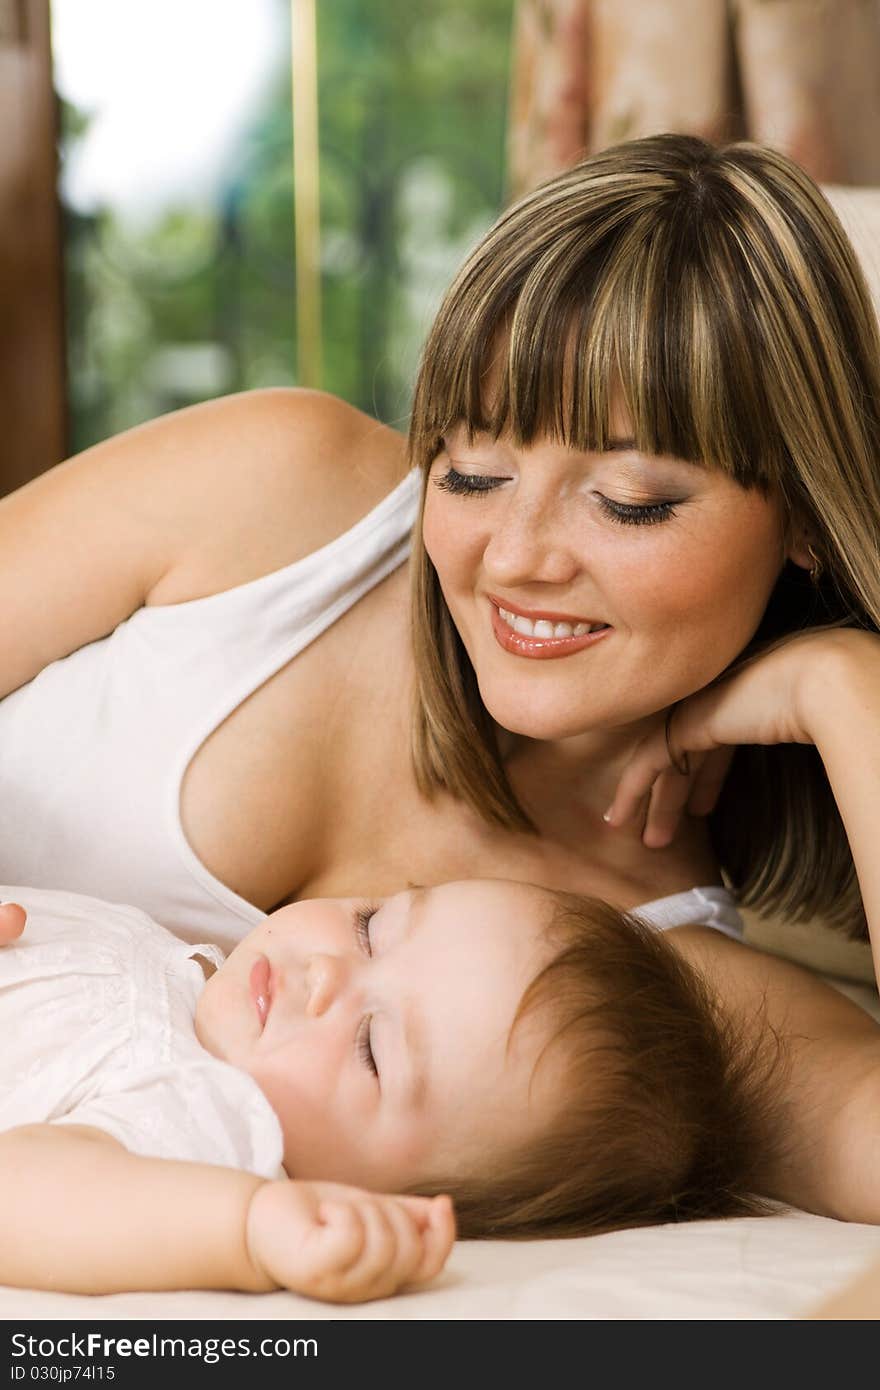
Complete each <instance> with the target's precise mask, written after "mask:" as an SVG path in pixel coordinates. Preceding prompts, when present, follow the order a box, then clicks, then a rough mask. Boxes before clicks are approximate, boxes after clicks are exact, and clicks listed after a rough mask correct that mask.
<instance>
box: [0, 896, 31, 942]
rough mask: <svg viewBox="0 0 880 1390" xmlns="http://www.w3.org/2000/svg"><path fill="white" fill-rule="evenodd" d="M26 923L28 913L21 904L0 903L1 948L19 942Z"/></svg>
mask: <svg viewBox="0 0 880 1390" xmlns="http://www.w3.org/2000/svg"><path fill="white" fill-rule="evenodd" d="M26 921H27V913H26V912H25V910H24V908H23V907H22V906H21V905H20V904H19V903H0V946H8V945H10V944H11V943H12V942H13V941H17V940H18V938H19V937H20V936H21V934H22V932H23V931H24V926H25V922H26Z"/></svg>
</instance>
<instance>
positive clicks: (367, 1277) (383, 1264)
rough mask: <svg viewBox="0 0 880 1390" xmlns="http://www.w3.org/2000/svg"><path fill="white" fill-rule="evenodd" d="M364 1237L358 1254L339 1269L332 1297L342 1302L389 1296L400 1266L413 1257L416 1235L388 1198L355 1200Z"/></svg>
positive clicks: (398, 1279)
mask: <svg viewBox="0 0 880 1390" xmlns="http://www.w3.org/2000/svg"><path fill="white" fill-rule="evenodd" d="M358 1216H359V1218H360V1220H361V1223H362V1225H363V1231H364V1241H363V1245H362V1247H361V1250H360V1254H359V1255H358V1258H357V1260H355V1261H354V1263H353V1264H351V1265H350V1266H349V1267H348V1268H347V1269H346V1270H345V1271H344V1272H343V1271H340V1273H339V1283H338V1289H337V1292H336V1294H335V1297H337V1298H339V1299H340V1300H342V1301H344V1302H349V1303H351V1302H355V1301H360V1300H362V1299H368V1298H386V1297H389V1296H390V1295H391V1294H392V1293H394V1292H395V1290H396V1289H397V1288H398V1287H399V1286H400V1284H401V1282H402V1279H401V1274H400V1268H401V1266H402V1265H403V1264H405V1263H406V1261H407V1259H408V1260H409V1261H410V1262H413V1261H414V1258H415V1253H414V1252H415V1250H416V1247H417V1245H418V1242H419V1235H418V1232H417V1231H416V1229H415V1226H414V1224H413V1220H412V1217H411V1216H410V1215H409V1213H408V1212H405V1211H403V1210H402V1209H400V1210H399V1211H398V1212H397V1213H394V1212H393V1211H392V1210H391V1209H390V1206H389V1204H388V1201H387V1199H383V1198H377V1197H374V1196H372V1194H371V1195H370V1196H369V1197H368V1196H366V1194H365V1196H364V1198H363V1199H362V1201H361V1202H359V1203H358Z"/></svg>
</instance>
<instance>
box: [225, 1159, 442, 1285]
mask: <svg viewBox="0 0 880 1390" xmlns="http://www.w3.org/2000/svg"><path fill="white" fill-rule="evenodd" d="M246 1239H247V1247H248V1253H249V1255H250V1258H251V1261H252V1262H253V1264H254V1265H255V1266H256V1268H257V1270H258V1271H259V1272H260V1273H261V1274H263V1275H265V1276H267V1278H268V1279H269V1280H270V1281H271V1283H272V1285H273V1287H276V1288H277V1287H281V1288H285V1289H290V1290H292V1291H293V1292H294V1293H301V1294H306V1295H308V1296H309V1297H310V1298H325V1299H329V1300H330V1301H331V1302H334V1303H360V1302H363V1301H364V1300H366V1299H370V1298H388V1297H389V1296H390V1295H391V1294H393V1293H396V1292H397V1290H398V1289H399V1288H401V1286H402V1285H404V1284H421V1283H424V1282H425V1281H426V1280H428V1279H433V1278H434V1276H435V1275H436V1274H438V1273H439V1272H440V1270H441V1269H442V1268H443V1265H444V1264H445V1263H446V1259H447V1257H448V1255H449V1252H450V1250H451V1249H452V1244H453V1241H454V1240H455V1218H454V1216H453V1212H452V1202H451V1200H450V1198H449V1197H445V1196H443V1197H434V1198H431V1197H395V1196H392V1195H388V1194H385V1193H377V1192H365V1191H363V1190H362V1189H361V1188H358V1187H344V1186H341V1185H340V1184H338V1183H330V1182H296V1181H292V1180H282V1181H280V1182H266V1183H263V1184H262V1186H261V1187H259V1188H257V1190H256V1192H255V1193H254V1195H253V1197H252V1198H251V1202H250V1206H249V1208H248V1216H247V1233H246Z"/></svg>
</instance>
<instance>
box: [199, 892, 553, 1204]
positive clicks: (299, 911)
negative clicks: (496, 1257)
mask: <svg viewBox="0 0 880 1390" xmlns="http://www.w3.org/2000/svg"><path fill="white" fill-rule="evenodd" d="M372 909H375V910H374V911H373V910H372ZM550 914H551V903H550V900H549V898H548V896H547V895H546V894H545V893H544V892H543V891H542V890H541V889H538V888H535V887H533V886H531V885H528V884H518V883H509V882H506V881H502V880H493V879H481V880H471V881H468V882H462V883H447V884H443V885H442V886H440V887H438V888H431V889H414V890H411V891H408V892H405V893H399V894H397V895H395V896H394V897H390V898H385V899H381V898H380V899H376V900H375V901H373V902H372V903H369V904H368V903H364V902H362V901H360V900H358V899H352V898H315V899H311V900H306V901H304V902H299V903H293V904H292V905H291V906H289V907H284V908H281V909H280V910H279V911H278V912H276V913H273V915H272V916H271V917H269V918H267V920H266V921H265V922H264V923H263V924H262V926H260V927H258V928H257V929H256V930H255V931H253V932H251V933H250V935H249V936H247V937H246V938H245V939H244V941H242V942H241V944H240V945H239V946H237V947H236V949H235V950H234V951H233V952H232V954H231V955H230V956H229V958H228V960H227V961H226V962H225V964H224V965H223V966H222V967H221V968H220V969H219V970H218V971H217V973H216V974H215V975H213V976H212V977H211V979H210V980H208V982H207V984H206V986H205V989H204V991H203V993H202V995H201V998H200V999H199V1004H198V1009H197V1013H196V1032H197V1034H198V1037H199V1040H200V1042H201V1043H202V1045H203V1046H204V1047H206V1048H207V1049H208V1051H209V1052H211V1053H213V1055H214V1056H216V1057H220V1058H222V1059H223V1060H224V1061H227V1062H230V1063H231V1064H232V1065H233V1066H236V1067H240V1068H241V1069H242V1070H244V1071H246V1072H248V1073H249V1074H250V1075H251V1076H252V1077H253V1078H254V1080H255V1081H256V1082H257V1083H258V1084H259V1086H260V1087H261V1089H262V1091H263V1093H264V1094H265V1095H266V1097H267V1099H268V1100H269V1102H270V1104H271V1105H272V1106H273V1108H274V1110H275V1111H276V1113H277V1114H278V1117H279V1119H280V1121H281V1126H282V1129H283V1132H284V1142H285V1149H284V1161H285V1167H286V1169H287V1171H288V1172H289V1173H290V1174H291V1176H294V1177H299V1178H324V1179H327V1180H335V1181H339V1182H349V1183H355V1184H358V1185H360V1186H364V1187H371V1188H374V1189H380V1190H385V1191H388V1190H395V1189H399V1188H401V1187H404V1186H409V1185H412V1184H416V1185H417V1184H418V1183H419V1182H423V1181H424V1180H425V1179H426V1178H427V1177H429V1176H434V1175H439V1174H443V1175H444V1176H445V1175H451V1174H452V1173H454V1172H456V1171H458V1170H459V1169H460V1167H461V1165H462V1164H467V1163H468V1161H469V1160H470V1162H471V1163H474V1162H476V1161H478V1160H479V1157H480V1155H482V1154H491V1152H492V1151H493V1150H497V1149H501V1148H507V1147H508V1146H510V1145H511V1144H515V1143H516V1142H517V1140H519V1139H523V1138H525V1137H526V1136H527V1134H528V1133H529V1132H531V1131H532V1130H533V1129H534V1128H535V1127H536V1126H537V1125H538V1124H539V1123H540V1122H541V1115H542V1113H543V1112H542V1110H541V1107H542V1105H545V1104H546V1103H548V1101H549V1099H550V1097H549V1096H548V1095H547V1094H546V1090H547V1088H546V1087H545V1086H543V1085H535V1086H532V1087H530V1081H531V1079H532V1072H533V1069H534V1063H535V1060H536V1058H537V1055H538V1051H539V1048H540V1046H541V1043H542V1042H543V1041H544V1037H545V1035H544V1033H543V1032H542V1031H541V1029H540V1027H539V1024H538V1022H537V1020H535V1019H533V1018H531V1017H528V1018H526V1019H524V1020H523V1021H522V1024H521V1025H518V1026H517V1028H516V1030H515V1032H514V1034H513V1038H512V1041H511V1040H510V1030H511V1025H512V1022H513V1019H514V1015H515V1013H516V1010H517V1007H518V1005H519V1002H520V999H521V998H522V995H523V992H524V990H525V988H526V986H527V985H528V984H529V982H530V981H531V980H532V979H533V978H534V976H535V975H536V974H537V973H538V971H539V970H540V969H541V967H542V966H543V965H544V964H545V963H546V962H547V960H548V959H549V955H550V948H549V946H548V944H547V943H546V941H545V939H544V931H545V928H546V926H547V923H548V921H549V918H550Z"/></svg>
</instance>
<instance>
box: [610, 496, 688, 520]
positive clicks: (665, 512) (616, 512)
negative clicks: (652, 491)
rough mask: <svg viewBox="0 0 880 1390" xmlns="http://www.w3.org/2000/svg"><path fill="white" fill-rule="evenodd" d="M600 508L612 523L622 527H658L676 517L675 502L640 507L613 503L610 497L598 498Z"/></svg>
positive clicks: (655, 503)
mask: <svg viewBox="0 0 880 1390" xmlns="http://www.w3.org/2000/svg"><path fill="white" fill-rule="evenodd" d="M597 501H598V503H599V506H600V507H601V508H602V510H603V512H604V513H605V515H606V516H609V517H610V518H611V520H612V521H617V522H619V523H620V525H621V526H656V525H657V523H658V522H660V521H668V520H669V518H670V517H673V516H675V508H676V503H675V502H652V503H650V504H648V503H643V504H642V505H640V506H632V505H628V504H627V503H625V502H612V500H611V498H610V497H602V496H601V495H600V496H598V497H597Z"/></svg>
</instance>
